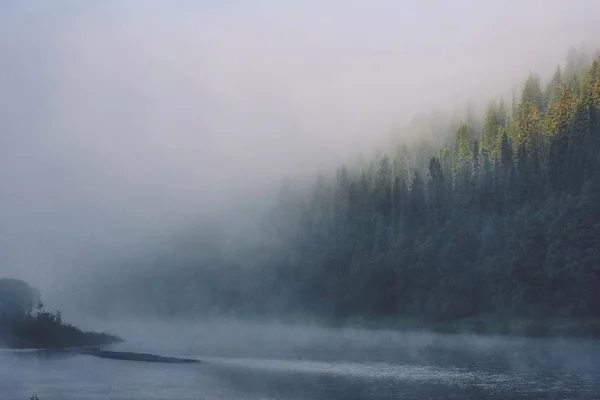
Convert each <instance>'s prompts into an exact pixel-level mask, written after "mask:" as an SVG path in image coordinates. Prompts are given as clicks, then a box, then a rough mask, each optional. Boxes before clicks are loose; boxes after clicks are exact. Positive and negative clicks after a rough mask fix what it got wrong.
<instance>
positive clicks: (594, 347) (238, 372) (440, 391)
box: [0, 322, 600, 400]
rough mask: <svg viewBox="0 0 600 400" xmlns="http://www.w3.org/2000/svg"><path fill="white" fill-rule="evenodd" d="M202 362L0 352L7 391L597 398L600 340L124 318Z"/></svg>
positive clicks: (148, 343)
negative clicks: (184, 322)
mask: <svg viewBox="0 0 600 400" xmlns="http://www.w3.org/2000/svg"><path fill="white" fill-rule="evenodd" d="M112 330H113V331H115V332H117V333H122V332H126V334H125V335H124V336H125V339H126V340H127V342H126V343H124V344H120V345H119V346H116V348H117V349H122V350H131V351H144V352H154V353H155V354H160V355H167V356H185V357H192V358H199V359H202V360H204V361H206V362H205V363H203V364H196V365H169V364H150V363H137V362H129V361H116V360H106V359H100V358H95V357H92V356H86V355H64V354H63V355H58V354H40V353H38V352H32V351H0V399H2V400H4V399H6V400H13V399H14V400H23V399H25V400H26V399H28V398H29V396H31V395H32V394H35V393H37V394H38V395H39V397H40V399H41V400H74V399H78V400H79V399H82V400H85V399H89V400H96V399H103V400H105V399H115V400H116V399H128V400H133V399H139V400H142V399H144V400H146V399H174V400H175V399H177V400H185V399H220V400H233V399H249V400H258V399H261V400H266V399H283V400H285V399H345V400H346V399H347V400H351V399H402V398H405V399H486V398H498V399H600V381H599V380H600V343H598V342H593V341H575V340H540V339H501V338H486V337H477V336H455V335H435V334H406V333H405V334H401V333H394V332H373V331H363V330H334V329H320V328H315V327H311V328H298V327H281V326H276V325H269V326H264V325H262V326H261V325H253V326H249V325H240V324H233V323H232V324H210V325H208V324H207V325H188V324H185V325H184V324H179V323H178V324H173V325H171V326H170V327H168V326H166V325H165V324H150V323H147V322H146V323H144V324H133V323H130V324H117V325H114V326H113V327H112Z"/></svg>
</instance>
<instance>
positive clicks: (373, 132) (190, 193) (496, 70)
mask: <svg viewBox="0 0 600 400" xmlns="http://www.w3.org/2000/svg"><path fill="white" fill-rule="evenodd" d="M597 15H600V4H599V3H598V2H597V1H595V0H579V1H550V2H544V3H543V4H542V3H538V2H519V1H513V0H511V1H495V2H493V4H490V3H485V4H484V3H483V2H480V1H475V0H464V1H459V2H452V3H449V2H445V1H442V0H431V1H426V2H424V1H419V2H417V1H404V2H401V3H400V2H392V1H384V0H380V1H375V2H370V3H369V4H368V5H367V3H364V2H358V1H350V2H348V1H344V2H341V1H330V2H327V3H324V4H323V3H318V2H313V1H308V2H306V1H304V2H299V1H294V2H285V3H277V2H269V1H257V2H252V3H250V2H242V1H239V2H227V3H226V4H223V3H222V2H213V1H200V2H191V1H183V0H181V1H170V2H166V1H162V2H161V1H134V0H130V1H127V0H125V1H104V2H101V3H96V2H94V3H92V2H76V1H67V0H59V1H55V2H52V4H51V5H50V3H48V2H44V1H41V0H34V1H28V2H20V1H8V2H3V3H2V5H0V188H1V189H0V190H1V196H0V219H1V220H2V224H1V226H0V228H1V229H0V249H1V250H0V274H1V275H3V276H15V277H19V278H23V279H26V280H28V281H30V282H31V283H32V284H33V285H35V286H37V287H39V288H40V289H41V291H42V295H43V296H46V297H52V296H56V297H58V298H63V302H65V303H66V304H68V303H69V302H70V301H69V300H65V299H68V295H69V292H68V288H69V287H70V286H69V283H70V282H75V281H77V279H83V278H85V279H88V280H92V279H93V277H94V276H95V274H96V273H97V271H99V270H102V272H103V273H105V272H106V271H107V270H113V269H114V274H115V275H114V276H115V279H117V278H118V277H119V269H118V268H119V267H120V266H121V264H120V262H119V261H120V260H121V259H124V258H135V257H137V256H139V257H143V256H144V255H145V254H146V253H147V252H149V251H151V250H152V247H153V246H155V245H156V243H161V241H163V240H170V239H171V238H172V235H173V234H175V233H177V232H180V231H181V230H183V229H185V228H186V227H188V226H190V225H194V224H197V225H198V228H197V229H199V230H202V229H203V228H202V227H204V228H205V229H222V230H223V231H225V232H228V233H231V234H238V235H240V234H244V233H248V232H254V231H253V230H252V229H254V228H253V227H254V223H255V222H256V221H255V219H258V218H259V214H260V213H261V212H262V210H263V207H264V205H265V204H268V200H269V198H270V196H272V195H273V194H274V193H276V192H277V191H278V189H279V185H280V182H281V179H282V178H283V177H284V176H307V175H311V174H314V173H316V172H317V171H319V170H328V169H331V168H333V167H335V166H339V165H340V164H341V163H342V162H344V161H345V160H347V159H348V158H349V157H353V156H355V155H356V154H358V153H359V152H362V151H365V150H369V149H372V148H375V147H377V146H379V145H382V144H383V143H387V141H389V139H390V137H395V138H399V137H400V138H401V137H403V134H404V133H403V131H402V128H401V127H402V126H403V125H405V124H406V123H407V122H408V121H410V120H411V118H412V117H413V116H414V115H415V114H418V113H419V112H422V111H423V110H427V111H429V110H453V109H455V108H456V107H459V106H461V105H462V104H464V103H466V102H469V101H471V102H476V103H479V102H481V103H486V102H487V101H488V100H489V99H491V98H498V97H500V96H506V98H509V96H510V95H511V93H512V91H513V90H514V88H515V87H517V86H518V85H519V84H520V83H521V81H520V80H521V79H522V77H523V76H525V75H526V74H527V73H528V72H529V71H530V70H531V71H536V72H539V73H540V75H542V76H549V75H550V74H551V73H552V72H553V71H554V69H555V68H556V65H557V64H559V63H561V62H563V60H564V56H565V54H566V51H567V50H568V48H569V46H571V45H574V46H581V45H584V46H586V47H587V48H589V49H593V48H595V47H594V46H595V45H597V37H599V36H598V34H599V33H600V32H599V28H598V24H597V21H596V20H594V16H597ZM65 291H66V292H65Z"/></svg>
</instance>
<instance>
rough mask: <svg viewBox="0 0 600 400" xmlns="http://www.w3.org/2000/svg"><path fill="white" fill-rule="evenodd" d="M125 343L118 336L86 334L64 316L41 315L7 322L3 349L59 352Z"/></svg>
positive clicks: (0, 340)
mask: <svg viewBox="0 0 600 400" xmlns="http://www.w3.org/2000/svg"><path fill="white" fill-rule="evenodd" d="M119 342H122V339H121V338H119V337H118V336H116V335H112V334H109V333H104V332H88V331H83V330H81V329H79V328H77V327H76V326H73V325H71V324H69V323H66V322H64V321H62V318H61V316H60V313H50V312H40V313H38V314H37V315H35V316H32V315H24V316H18V317H13V318H10V319H6V318H5V319H4V320H3V321H2V324H1V327H0V345H2V346H4V347H8V348H12V349H25V348H29V349H59V348H67V347H84V346H103V345H108V344H114V343H119Z"/></svg>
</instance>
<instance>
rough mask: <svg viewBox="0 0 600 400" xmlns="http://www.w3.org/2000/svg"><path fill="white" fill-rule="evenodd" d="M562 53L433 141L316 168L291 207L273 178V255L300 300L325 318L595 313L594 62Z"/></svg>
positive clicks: (599, 307)
mask: <svg viewBox="0 0 600 400" xmlns="http://www.w3.org/2000/svg"><path fill="white" fill-rule="evenodd" d="M569 61H570V62H569V63H568V65H566V66H565V68H564V71H563V69H561V68H560V67H559V68H558V69H557V70H556V73H555V74H554V76H553V77H552V78H551V80H549V81H548V82H547V83H545V84H544V83H542V82H541V79H540V78H538V77H537V76H535V75H530V76H529V77H528V78H527V80H526V82H525V84H524V86H523V89H522V93H521V95H520V101H515V100H513V101H512V102H509V103H506V102H504V101H498V102H493V103H491V104H489V106H488V107H487V110H486V113H485V116H484V118H483V120H482V121H476V120H472V121H464V122H461V123H459V124H458V126H457V129H456V131H455V135H454V137H453V138H452V139H451V140H450V141H448V142H447V144H445V145H443V146H442V147H441V148H437V149H434V148H431V147H430V148H427V146H420V147H419V148H416V149H415V150H414V151H410V150H409V148H407V146H403V145H400V146H398V148H397V149H393V150H392V151H391V152H390V153H387V154H381V155H379V156H378V157H377V158H376V159H374V160H372V161H371V162H370V163H368V164H367V165H366V166H365V167H364V168H356V169H350V168H346V167H344V166H342V167H341V168H339V170H338V171H337V173H336V174H335V177H334V178H332V179H327V178H324V177H320V178H319V179H318V180H317V181H316V182H315V184H314V187H313V189H312V193H311V197H310V201H309V202H308V204H307V205H306V206H305V207H304V208H302V209H301V210H298V209H297V208H296V209H294V206H293V205H290V204H287V203H286V201H289V202H292V201H294V199H295V197H296V196H295V195H294V193H293V192H291V189H290V188H285V187H284V188H283V189H282V204H281V205H280V206H281V209H282V210H288V211H289V210H290V209H292V210H294V211H296V214H294V213H293V212H292V213H291V214H290V218H286V219H284V220H285V221H286V222H285V224H284V225H282V226H283V227H285V229H282V231H281V235H285V237H287V238H289V239H290V242H289V243H288V250H289V251H288V252H287V253H285V257H284V258H283V259H282V260H281V261H282V264H284V265H287V267H286V268H284V269H283V271H285V273H286V274H289V275H288V276H286V279H285V281H288V282H295V283H296V285H297V286H296V287H295V291H294V292H295V293H296V294H297V295H298V296H299V297H300V298H301V299H302V303H303V304H305V305H306V306H307V307H308V308H310V309H316V310H321V311H323V312H328V313H331V314H332V315H336V316H347V315H353V314H361V315H362V314H364V315H369V316H390V315H398V314H426V315H429V316H434V317H439V318H444V317H447V318H454V317H464V316H471V315H478V314H482V313H487V312H499V313H510V314H515V313H519V314H521V313H524V314H528V315H530V316H598V315H599V313H600V57H598V56H597V55H596V57H595V59H594V60H593V62H591V61H588V60H587V59H586V56H585V54H574V53H573V54H571V55H570V57H569ZM286 190H290V193H286V192H285V191H286ZM287 199H289V200H287ZM294 217H295V218H294Z"/></svg>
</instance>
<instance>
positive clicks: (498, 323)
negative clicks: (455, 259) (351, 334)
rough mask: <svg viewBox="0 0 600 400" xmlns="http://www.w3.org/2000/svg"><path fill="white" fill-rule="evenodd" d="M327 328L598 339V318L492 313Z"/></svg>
mask: <svg viewBox="0 0 600 400" xmlns="http://www.w3.org/2000/svg"><path fill="white" fill-rule="evenodd" d="M322 323H323V324H324V325H326V326H329V327H338V328H362V329H377V330H383V329H385V330H398V331H412V332H415V331H416V332H419V331H424V332H436V333H470V334H478V335H492V336H519V337H532V338H543V337H555V338H558V337H565V338H566V337H569V338H591V339H600V318H597V319H592V318H588V319H577V318H522V317H505V316H498V315H493V314H487V315H480V316H473V317H466V318H456V319H447V320H434V319H431V318H426V317H419V316H399V317H395V318H379V319H367V318H363V317H352V318H346V319H339V320H335V321H334V320H328V321H322Z"/></svg>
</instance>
